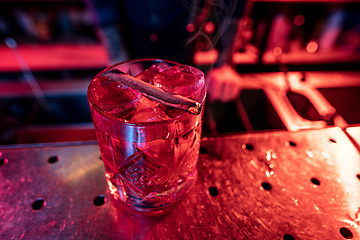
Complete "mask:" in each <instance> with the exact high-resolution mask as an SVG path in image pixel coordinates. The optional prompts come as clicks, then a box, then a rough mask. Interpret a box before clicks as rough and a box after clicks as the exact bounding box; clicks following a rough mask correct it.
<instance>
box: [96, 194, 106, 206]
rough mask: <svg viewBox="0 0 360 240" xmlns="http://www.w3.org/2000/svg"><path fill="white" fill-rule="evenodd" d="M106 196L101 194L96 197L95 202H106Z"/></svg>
mask: <svg viewBox="0 0 360 240" xmlns="http://www.w3.org/2000/svg"><path fill="white" fill-rule="evenodd" d="M106 200H107V199H106V198H105V197H104V196H103V195H99V196H97V197H96V198H94V204H95V206H101V205H103V204H104V203H106Z"/></svg>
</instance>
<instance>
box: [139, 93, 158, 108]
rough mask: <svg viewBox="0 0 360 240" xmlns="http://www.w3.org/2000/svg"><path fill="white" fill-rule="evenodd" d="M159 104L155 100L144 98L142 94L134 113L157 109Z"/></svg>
mask: <svg viewBox="0 0 360 240" xmlns="http://www.w3.org/2000/svg"><path fill="white" fill-rule="evenodd" d="M159 105H160V103H159V102H158V101H156V100H152V99H150V98H147V97H145V96H144V95H143V94H142V95H141V97H140V100H139V102H138V104H137V107H136V111H140V110H142V109H145V108H154V109H156V108H159Z"/></svg>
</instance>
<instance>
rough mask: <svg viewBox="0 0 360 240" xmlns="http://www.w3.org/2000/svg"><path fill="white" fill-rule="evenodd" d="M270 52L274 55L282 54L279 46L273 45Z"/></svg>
mask: <svg viewBox="0 0 360 240" xmlns="http://www.w3.org/2000/svg"><path fill="white" fill-rule="evenodd" d="M272 52H273V54H274V56H279V55H280V54H282V49H281V47H274V49H273V51H272Z"/></svg>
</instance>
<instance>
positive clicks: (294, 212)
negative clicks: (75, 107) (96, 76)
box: [0, 127, 360, 240]
mask: <svg viewBox="0 0 360 240" xmlns="http://www.w3.org/2000/svg"><path fill="white" fill-rule="evenodd" d="M359 143H360V128H359V127H350V128H348V129H346V130H342V129H340V128H338V127H334V128H326V129H319V130H301V131H297V132H288V131H277V132H259V133H248V134H233V135H231V134H230V135H221V136H216V137H208V138H206V137H204V138H203V139H202V143H201V154H200V159H199V163H198V170H199V173H198V180H197V184H196V186H195V188H194V189H193V191H192V192H191V193H190V195H189V196H188V197H186V198H185V199H184V201H183V202H182V203H181V205H180V206H179V207H178V208H176V209H175V210H174V211H173V212H171V213H170V214H168V215H165V216H162V217H156V218H150V217H141V216H136V215H133V214H131V213H129V212H126V211H125V210H124V209H123V208H122V206H121V205H118V204H116V203H115V202H114V201H113V200H112V198H111V196H110V194H109V193H108V191H107V184H106V181H105V177H104V167H103V163H102V161H101V159H100V153H99V149H98V146H97V145H96V143H94V142H89V143H87V144H85V143H83V144H78V143H77V144H71V143H68V144H66V143H62V144H61V145H46V144H45V145H37V146H36V145H32V146H30V145H23V146H10V147H6V146H0V155H1V156H0V159H1V162H0V192H1V198H0V239H285V240H289V239H360V228H359V224H360V191H359V189H360V154H359ZM49 160H50V162H49ZM102 197H103V198H102ZM41 199H42V200H43V201H44V203H45V204H42V201H41ZM102 199H105V203H104V204H102V201H101V200H102ZM38 208H39V209H38Z"/></svg>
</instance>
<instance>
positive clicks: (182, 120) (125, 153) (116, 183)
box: [88, 59, 206, 215]
mask: <svg viewBox="0 0 360 240" xmlns="http://www.w3.org/2000/svg"><path fill="white" fill-rule="evenodd" d="M133 77H135V78H136V79H134V78H133ZM117 78H119V79H122V80H123V79H125V81H122V82H121V81H118V80H119V79H117ZM132 80H141V81H143V82H145V85H144V86H145V87H144V86H141V87H138V85H134V84H133V83H130V82H129V81H132ZM135 82H136V81H135ZM127 83H129V84H127ZM149 85H151V88H150V86H149ZM143 88H145V90H144V89H143ZM147 88H149V89H150V90H147ZM151 89H154V91H156V90H157V89H159V91H161V94H162V95H161V96H165V98H166V99H167V98H168V97H173V96H175V98H177V96H178V97H183V98H184V99H185V100H191V101H192V102H196V104H204V101H205V97H206V89H205V80H204V74H203V73H202V72H201V71H200V70H198V69H196V68H193V67H190V66H185V65H181V64H178V63H175V62H170V61H165V60H155V59H140V60H134V61H129V62H124V63H120V64H117V65H114V66H112V67H110V68H107V69H105V70H104V71H102V72H100V73H99V74H98V75H97V76H96V77H95V78H94V79H93V80H92V82H91V83H90V85H89V88H88V100H89V106H90V110H91V114H92V118H93V123H94V127H95V130H96V135H97V139H98V143H99V148H100V152H101V156H102V159H103V162H104V165H105V170H106V174H105V176H106V179H107V182H108V185H109V190H110V193H111V194H112V195H113V197H114V198H115V199H117V200H119V201H121V202H123V203H125V204H126V205H127V206H129V207H130V208H131V209H134V210H137V211H140V212H143V213H147V214H150V215H155V214H161V213H165V212H168V211H169V210H171V209H173V207H174V206H176V205H177V204H179V203H180V201H181V200H182V199H183V198H184V197H185V196H186V195H187V194H188V193H189V191H190V190H191V188H192V186H193V185H194V183H195V181H196V174H197V170H196V163H197V160H198V156H199V147H200V136H201V126H202V115H203V108H202V110H201V111H199V112H196V111H195V113H194V112H193V110H191V108H190V110H189V111H184V110H183V109H184V107H181V106H183V105H181V104H179V103H178V102H176V101H175V102H171V101H169V100H166V99H165V100H164V99H163V98H162V97H161V96H160V95H158V93H156V92H155V93H153V92H152V90H151ZM159 96H160V97H159ZM169 102H170V104H169ZM180 105H181V106H180Z"/></svg>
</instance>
